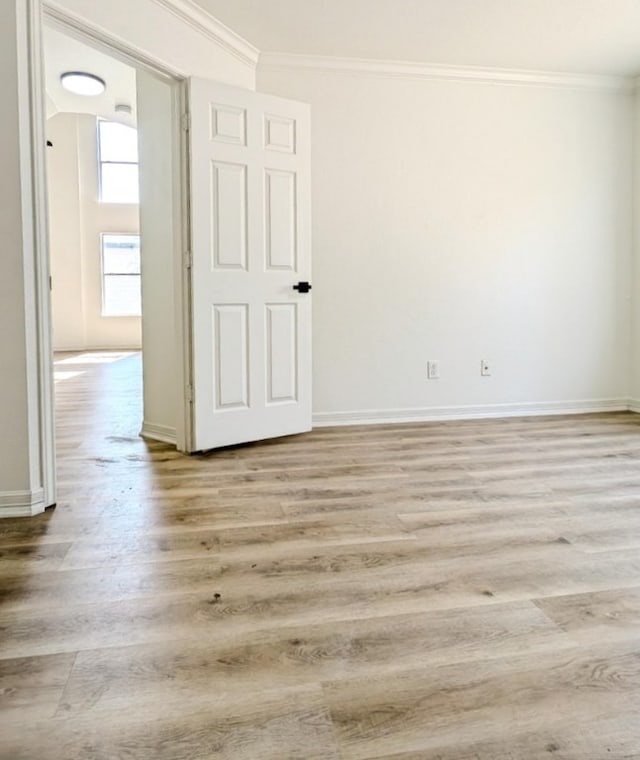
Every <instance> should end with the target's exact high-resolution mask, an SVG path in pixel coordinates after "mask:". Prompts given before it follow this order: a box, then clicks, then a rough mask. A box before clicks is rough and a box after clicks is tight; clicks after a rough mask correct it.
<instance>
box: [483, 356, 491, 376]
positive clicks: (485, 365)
mask: <svg viewBox="0 0 640 760" xmlns="http://www.w3.org/2000/svg"><path fill="white" fill-rule="evenodd" d="M480 374H481V375H482V377H490V376H491V363H490V362H489V360H488V359H482V361H481V362H480Z"/></svg>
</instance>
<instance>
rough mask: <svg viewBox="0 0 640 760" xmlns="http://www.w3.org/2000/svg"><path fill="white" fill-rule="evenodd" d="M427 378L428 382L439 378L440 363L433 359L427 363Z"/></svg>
mask: <svg viewBox="0 0 640 760" xmlns="http://www.w3.org/2000/svg"><path fill="white" fill-rule="evenodd" d="M427 377H428V378H429V380H437V379H438V378H439V377H440V362H438V361H437V360H435V359H432V360H431V361H428V362H427Z"/></svg>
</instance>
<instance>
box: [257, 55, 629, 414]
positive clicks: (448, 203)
mask: <svg viewBox="0 0 640 760" xmlns="http://www.w3.org/2000/svg"><path fill="white" fill-rule="evenodd" d="M258 89H259V90H261V91H265V92H269V93H274V94H277V95H281V96H284V97H290V98H294V99H297V100H303V101H307V102H310V103H311V107H312V174H313V242H314V264H313V271H314V276H313V280H314V281H313V287H314V289H313V294H314V295H313V298H314V341H313V348H314V408H315V411H316V414H317V417H316V419H317V420H318V421H323V420H324V421H331V420H333V421H340V420H342V419H345V420H347V419H351V418H354V419H358V418H360V417H361V418H372V419H375V418H376V416H377V417H378V418H384V417H385V416H386V417H389V418H392V417H396V416H397V417H403V416H407V417H408V416H411V414H410V413H409V412H408V411H407V410H411V409H413V410H417V412H416V416H429V414H431V413H435V414H437V413H439V412H440V413H449V414H450V413H454V412H456V411H457V410H456V409H452V407H460V406H461V407H467V409H466V410H458V411H461V412H463V413H464V412H465V411H466V412H473V411H477V412H480V413H482V412H487V411H488V412H490V411H497V410H496V408H495V407H494V405H509V406H507V407H501V410H502V411H504V412H508V411H516V410H522V409H525V410H526V409H527V408H528V407H523V406H522V405H523V404H539V405H540V408H541V409H544V408H549V409H550V408H553V405H554V404H557V403H558V402H560V405H559V407H558V408H571V405H567V404H565V403H564V402H579V403H578V404H577V405H575V406H576V408H591V407H595V406H603V407H607V406H616V405H624V404H625V403H626V399H627V396H628V390H629V389H628V377H629V345H630V306H629V296H630V282H629V277H630V256H631V170H630V163H631V153H632V147H631V145H632V143H631V139H632V135H631V115H632V112H631V100H630V97H629V95H626V94H620V93H613V92H596V91H578V90H570V89H566V88H560V87H556V88H552V87H530V86H503V85H491V84H485V83H471V82H446V81H427V80H424V81H420V80H413V79H391V78H385V77H383V76H378V77H373V76H357V75H350V74H338V73H331V72H326V71H325V72H320V71H313V70H306V71H303V70H294V69H290V70H275V69H269V68H266V69H264V70H261V69H259V71H258ZM483 358H484V359H488V360H490V361H491V364H492V368H493V370H492V372H493V374H492V376H491V377H489V378H483V377H480V360H481V359H483ZM428 359H438V360H439V361H440V369H441V378H440V379H439V380H431V381H428V380H427V379H426V363H427V360H428ZM352 412H355V413H356V414H355V415H350V414H349V413H352ZM369 412H373V413H369Z"/></svg>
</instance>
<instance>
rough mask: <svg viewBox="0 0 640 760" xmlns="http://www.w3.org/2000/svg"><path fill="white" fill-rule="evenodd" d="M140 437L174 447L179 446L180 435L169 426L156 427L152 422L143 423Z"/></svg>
mask: <svg viewBox="0 0 640 760" xmlns="http://www.w3.org/2000/svg"><path fill="white" fill-rule="evenodd" d="M140 435H141V436H142V437H143V438H150V439H151V440H153V441H161V442H162V443H170V444H171V445H172V446H177V445H178V434H177V432H176V429H175V428H172V427H169V426H168V425H154V424H153V423H152V422H143V423H142V430H141V431H140Z"/></svg>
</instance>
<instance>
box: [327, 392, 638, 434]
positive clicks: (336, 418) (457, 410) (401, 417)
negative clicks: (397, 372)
mask: <svg viewBox="0 0 640 760" xmlns="http://www.w3.org/2000/svg"><path fill="white" fill-rule="evenodd" d="M634 403H635V404H637V411H639V412H640V401H637V402H634ZM629 409H631V411H636V409H633V408H632V406H631V402H630V401H629V399H624V398H612V399H593V400H589V401H554V402H533V403H523V404H485V405H479V406H440V407H426V408H424V409H366V410H363V411H357V412H316V413H315V414H314V415H313V426H314V427H331V426H334V425H380V424H384V423H387V424H392V423H402V422H436V421H438V420H440V421H444V420H476V419H488V418H493V417H533V416H544V415H550V414H589V413H594V412H622V411H628V410H629Z"/></svg>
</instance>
